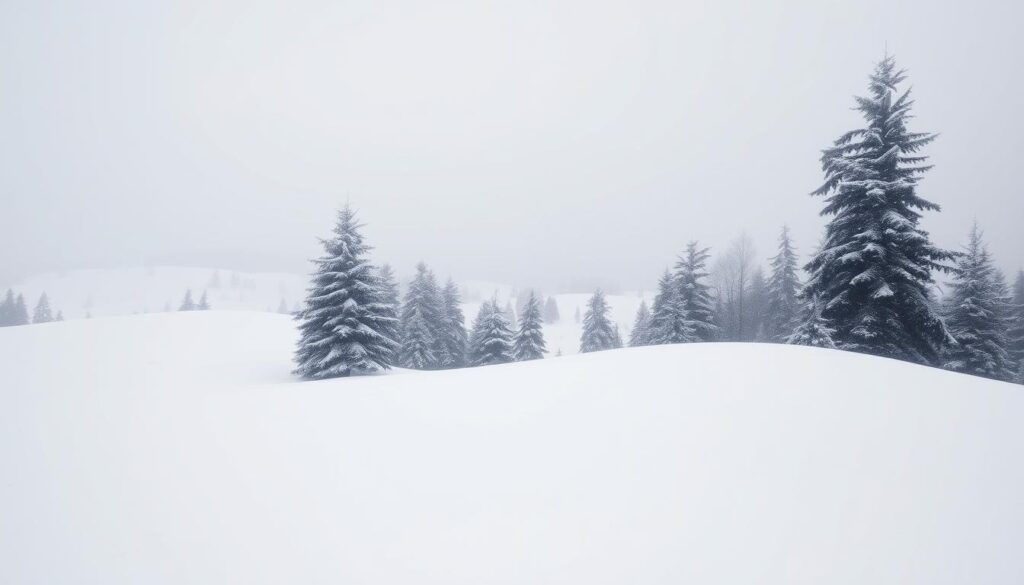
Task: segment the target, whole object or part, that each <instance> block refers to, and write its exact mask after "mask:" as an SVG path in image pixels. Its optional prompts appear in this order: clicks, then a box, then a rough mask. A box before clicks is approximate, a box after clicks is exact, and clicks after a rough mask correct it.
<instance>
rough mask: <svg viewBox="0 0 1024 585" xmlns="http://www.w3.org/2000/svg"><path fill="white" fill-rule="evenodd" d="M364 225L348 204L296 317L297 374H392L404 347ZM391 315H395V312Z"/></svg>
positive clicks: (307, 375)
mask: <svg viewBox="0 0 1024 585" xmlns="http://www.w3.org/2000/svg"><path fill="white" fill-rule="evenodd" d="M362 227H363V226H362V224H360V223H359V221H358V220H357V218H356V214H355V211H353V210H352V208H351V207H349V206H348V205H347V204H346V205H345V207H343V208H342V209H341V211H339V212H338V219H337V223H336V225H335V227H334V237H332V238H331V239H327V240H321V242H322V244H323V247H324V255H323V256H321V257H320V258H318V259H316V260H314V264H315V266H316V270H315V272H314V274H313V277H312V284H311V285H310V288H309V292H308V295H307V296H306V303H305V306H304V308H303V309H302V310H301V311H299V313H298V314H297V315H296V317H295V318H296V320H297V321H298V322H299V333H300V338H299V344H298V349H297V350H296V352H295V362H296V364H297V368H296V370H295V373H296V374H299V375H301V376H303V377H305V378H331V377H337V376H349V375H352V374H360V373H366V372H373V371H377V370H386V369H388V368H390V367H391V365H392V364H391V360H392V358H393V356H394V352H395V350H396V349H397V347H398V342H397V341H396V340H395V339H394V338H392V337H390V331H392V327H393V323H394V316H393V311H391V309H390V307H389V306H388V305H387V304H386V299H385V291H384V290H383V288H382V286H381V282H380V279H379V278H378V277H377V274H376V272H375V270H374V268H373V266H371V265H370V263H369V260H368V258H367V256H368V255H369V252H370V250H371V249H372V248H371V247H370V246H369V245H368V244H366V243H365V241H364V239H363V235H362V231H361V230H362ZM389 311H391V312H389Z"/></svg>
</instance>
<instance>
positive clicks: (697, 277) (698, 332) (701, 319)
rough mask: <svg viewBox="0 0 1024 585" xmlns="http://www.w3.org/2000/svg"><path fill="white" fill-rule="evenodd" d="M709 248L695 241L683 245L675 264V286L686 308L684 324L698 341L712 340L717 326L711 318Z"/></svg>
mask: <svg viewBox="0 0 1024 585" xmlns="http://www.w3.org/2000/svg"><path fill="white" fill-rule="evenodd" d="M707 261H708V248H699V247H698V244H697V242H690V243H688V244H687V245H686V253H685V255H683V256H680V257H679V260H678V261H677V262H676V265H675V269H676V272H675V280H676V286H678V287H679V295H680V298H681V300H682V310H684V311H685V312H686V320H687V325H688V326H689V328H690V329H692V330H693V334H694V336H696V338H697V340H699V341H714V340H715V338H716V337H717V335H718V331H719V328H718V326H717V325H715V321H714V314H715V311H714V303H713V302H712V299H711V289H710V287H709V286H708V284H707V282H706V279H707V276H708V274H707V271H706V266H707Z"/></svg>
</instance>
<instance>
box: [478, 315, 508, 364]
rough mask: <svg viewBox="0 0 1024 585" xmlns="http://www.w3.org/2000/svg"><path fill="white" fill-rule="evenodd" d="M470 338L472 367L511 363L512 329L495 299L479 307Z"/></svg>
mask: <svg viewBox="0 0 1024 585" xmlns="http://www.w3.org/2000/svg"><path fill="white" fill-rule="evenodd" d="M471 338H472V343H471V347H472V349H473V351H472V361H473V365H474V366H488V365H492V364H504V363H508V362H511V361H512V329H511V327H510V325H509V322H508V320H507V319H506V318H505V313H504V312H503V311H502V310H501V307H499V306H498V301H497V300H496V299H495V300H490V301H485V302H484V304H483V305H482V306H481V307H480V313H479V314H478V315H477V319H476V322H475V323H474V324H473V333H472V335H471Z"/></svg>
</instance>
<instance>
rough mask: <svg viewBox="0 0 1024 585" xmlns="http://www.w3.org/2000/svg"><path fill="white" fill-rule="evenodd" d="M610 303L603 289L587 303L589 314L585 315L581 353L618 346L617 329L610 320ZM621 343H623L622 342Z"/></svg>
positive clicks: (597, 291)
mask: <svg viewBox="0 0 1024 585" xmlns="http://www.w3.org/2000/svg"><path fill="white" fill-rule="evenodd" d="M608 312H609V308H608V303H607V301H605V298H604V293H603V292H601V289H597V290H596V291H594V295H593V296H591V297H590V300H589V301H587V312H586V313H585V314H584V315H583V335H582V336H581V337H580V353H589V352H592V351H602V350H606V349H613V348H614V347H615V345H616V339H615V337H616V335H615V329H614V328H613V327H612V323H611V321H610V320H609V319H608ZM620 343H621V341H620Z"/></svg>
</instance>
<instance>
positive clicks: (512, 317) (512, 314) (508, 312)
mask: <svg viewBox="0 0 1024 585" xmlns="http://www.w3.org/2000/svg"><path fill="white" fill-rule="evenodd" d="M502 313H504V314H505V320H506V321H508V322H509V323H515V322H516V311H515V309H513V308H512V301H511V300H509V301H505V309H504V310H503V311H502Z"/></svg>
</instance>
